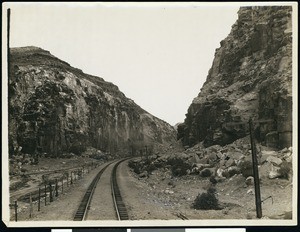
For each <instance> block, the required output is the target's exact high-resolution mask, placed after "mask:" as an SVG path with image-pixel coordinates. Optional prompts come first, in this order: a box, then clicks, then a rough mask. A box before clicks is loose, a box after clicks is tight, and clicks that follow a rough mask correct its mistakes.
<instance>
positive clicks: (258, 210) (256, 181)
mask: <svg viewBox="0 0 300 232" xmlns="http://www.w3.org/2000/svg"><path fill="white" fill-rule="evenodd" d="M249 130H250V142H251V151H252V165H253V178H254V187H255V204H256V216H257V218H261V217H262V208H261V196H260V184H259V174H258V164H257V156H256V145H255V141H254V135H253V123H252V119H251V118H250V119H249Z"/></svg>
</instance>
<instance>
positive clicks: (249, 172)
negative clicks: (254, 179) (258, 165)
mask: <svg viewBox="0 0 300 232" xmlns="http://www.w3.org/2000/svg"><path fill="white" fill-rule="evenodd" d="M239 166H240V169H241V173H242V175H243V176H244V177H245V178H247V177H248V176H253V167H252V162H250V161H248V160H246V161H244V162H242V163H241V164H240V165H239Z"/></svg>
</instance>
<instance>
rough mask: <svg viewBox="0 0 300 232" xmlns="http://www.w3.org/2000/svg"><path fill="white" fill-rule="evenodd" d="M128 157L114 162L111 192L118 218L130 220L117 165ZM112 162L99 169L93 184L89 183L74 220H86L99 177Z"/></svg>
mask: <svg viewBox="0 0 300 232" xmlns="http://www.w3.org/2000/svg"><path fill="white" fill-rule="evenodd" d="M127 159H128V158H125V159H122V160H119V161H117V162H116V163H115V164H114V167H113V169H112V174H111V192H112V197H113V202H114V208H115V211H116V216H117V219H118V220H128V219H129V217H128V214H127V210H126V207H125V204H124V203H123V200H122V196H121V193H120V189H119V186H118V183H117V167H118V166H119V164H120V163H121V162H123V161H125V160H127ZM112 163H113V162H111V163H109V164H107V165H106V166H105V167H103V168H102V169H101V170H100V171H99V173H98V174H97V175H96V176H95V178H94V179H93V181H92V182H91V184H90V185H89V187H88V189H87V191H86V193H85V195H84V197H83V198H82V200H81V202H80V205H79V207H78V210H77V211H76V213H75V216H74V219H73V220H74V221H82V220H86V216H87V212H88V209H89V205H90V203H91V199H92V197H93V193H94V190H95V188H96V186H97V183H98V181H99V179H100V178H101V175H102V174H103V172H104V171H105V170H106V168H107V167H108V166H109V165H111V164H112Z"/></svg>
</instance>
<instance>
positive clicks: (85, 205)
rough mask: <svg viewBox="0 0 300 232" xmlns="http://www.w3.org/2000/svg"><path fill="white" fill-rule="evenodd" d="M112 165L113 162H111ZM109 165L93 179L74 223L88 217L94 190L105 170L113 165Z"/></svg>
mask: <svg viewBox="0 0 300 232" xmlns="http://www.w3.org/2000/svg"><path fill="white" fill-rule="evenodd" d="M111 163H112V162H111ZM111 163H109V164H107V165H106V166H105V167H103V168H102V169H101V170H100V171H99V172H98V174H97V175H96V176H95V178H94V179H93V181H92V183H91V184H90V185H89V187H88V189H87V191H86V192H85V194H84V196H83V198H82V200H81V202H80V205H79V207H78V209H77V211H76V213H75V216H74V219H73V220H74V221H82V220H84V219H85V217H86V215H87V211H88V207H89V204H90V201H91V199H92V196H93V193H94V190H95V188H96V186H97V183H98V181H99V179H100V177H101V175H102V173H103V172H104V171H105V169H106V168H107V167H108V166H109V165H110V164H111Z"/></svg>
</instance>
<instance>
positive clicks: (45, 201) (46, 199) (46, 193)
mask: <svg viewBox="0 0 300 232" xmlns="http://www.w3.org/2000/svg"><path fill="white" fill-rule="evenodd" d="M46 205H47V185H45V206H46Z"/></svg>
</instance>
